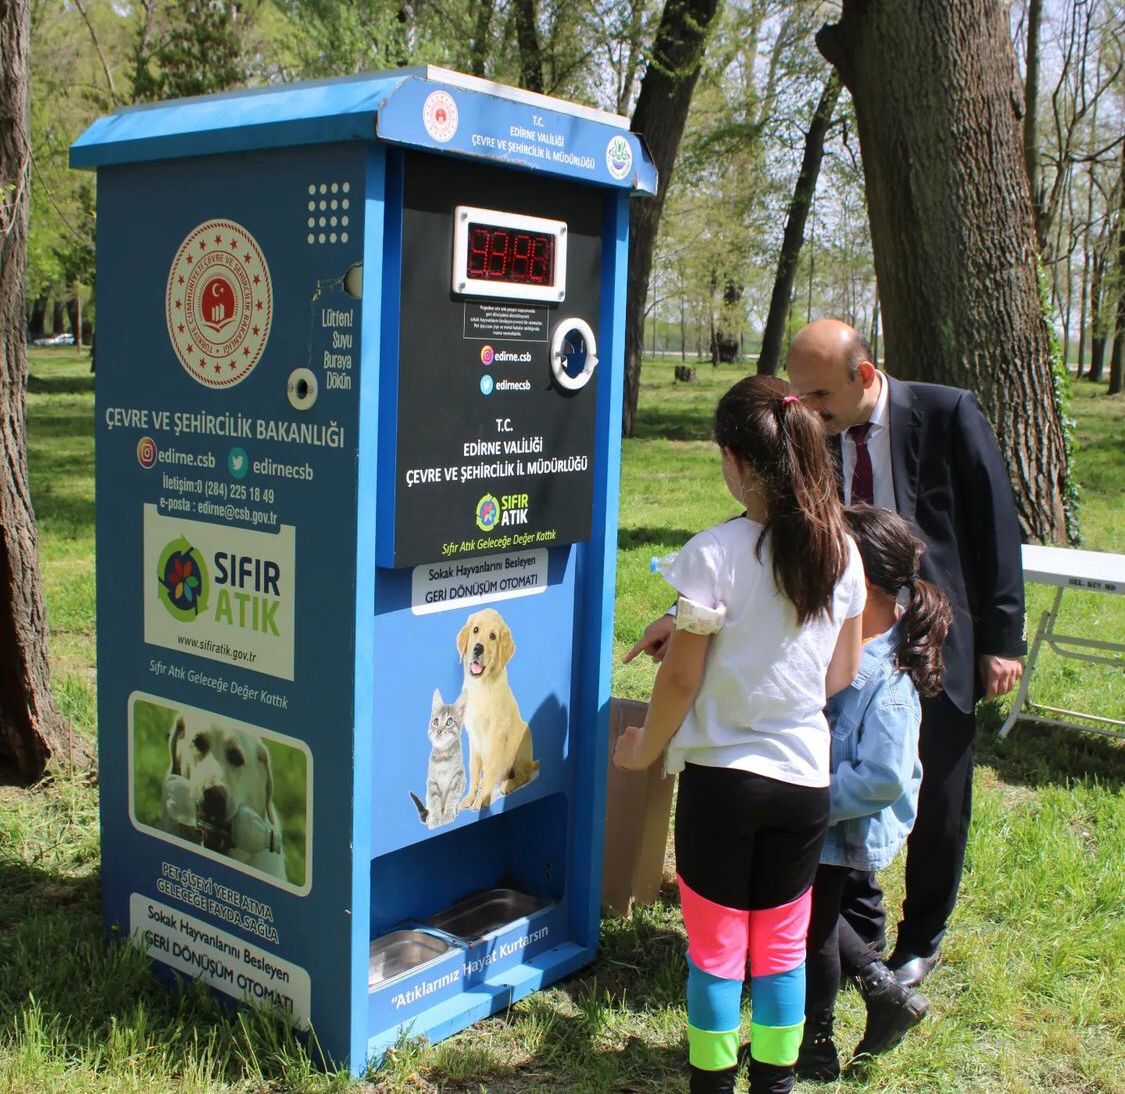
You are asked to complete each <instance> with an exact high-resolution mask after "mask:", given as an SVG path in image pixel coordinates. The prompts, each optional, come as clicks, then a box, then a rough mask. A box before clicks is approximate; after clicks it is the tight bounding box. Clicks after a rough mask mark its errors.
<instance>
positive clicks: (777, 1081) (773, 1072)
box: [750, 1057, 793, 1094]
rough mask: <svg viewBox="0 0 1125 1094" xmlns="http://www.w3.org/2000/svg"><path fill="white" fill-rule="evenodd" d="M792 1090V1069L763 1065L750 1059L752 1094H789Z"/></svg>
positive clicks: (759, 1061)
mask: <svg viewBox="0 0 1125 1094" xmlns="http://www.w3.org/2000/svg"><path fill="white" fill-rule="evenodd" d="M792 1089H793V1068H792V1067H778V1066H777V1065H775V1064H763V1063H762V1061H761V1060H755V1059H754V1058H753V1057H751V1058H750V1094H789V1092H790V1091H791V1090H792Z"/></svg>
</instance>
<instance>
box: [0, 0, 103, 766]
mask: <svg viewBox="0 0 1125 1094" xmlns="http://www.w3.org/2000/svg"><path fill="white" fill-rule="evenodd" d="M29 10H30V9H29V7H28V3H27V0H0V57H3V58H4V65H3V70H2V74H0V193H2V194H3V202H2V204H0V211H2V213H0V762H2V763H4V764H9V765H12V766H14V767H15V769H16V771H17V772H18V773H19V775H20V777H21V778H23V779H25V780H28V781H30V780H33V779H37V778H38V777H39V776H40V775H42V774H43V772H44V770H46V768H47V765H48V764H50V763H52V762H58V761H59V760H61V759H63V758H65V757H66V755H67V743H68V736H69V732H70V727H69V725H68V724H67V722H66V719H65V718H63V716H62V714H61V713H60V712H59V709H58V707H57V706H56V705H55V701H54V699H53V698H52V697H51V688H50V673H49V670H48V665H47V613H46V610H45V609H44V606H43V597H42V593H41V591H40V581H39V550H38V533H37V530H36V527H35V513H34V512H33V511H32V508H31V496H30V492H29V490H28V480H27V443H26V436H25V430H24V421H25V415H24V396H25V394H26V391H27V353H26V351H25V348H24V334H23V330H24V319H25V316H24V296H23V276H24V269H25V268H26V265H27V210H28V185H29V179H30V171H31V150H30V147H29V145H28V132H27V124H28V122H27V119H28V73H27V59H28V58H27V50H28V38H29V34H30V16H29ZM86 755H88V752H87V750H86V749H83V757H85V756H86Z"/></svg>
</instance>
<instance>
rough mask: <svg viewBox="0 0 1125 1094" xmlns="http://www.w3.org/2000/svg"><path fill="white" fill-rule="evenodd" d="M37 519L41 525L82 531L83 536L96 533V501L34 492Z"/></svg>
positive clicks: (47, 491) (48, 491)
mask: <svg viewBox="0 0 1125 1094" xmlns="http://www.w3.org/2000/svg"><path fill="white" fill-rule="evenodd" d="M32 501H33V503H34V505H35V517H36V520H38V521H39V523H40V524H41V525H48V524H58V525H62V526H63V527H65V528H71V529H82V531H81V532H80V533H79V534H81V535H89V536H92V535H93V532H94V499H93V498H86V497H74V496H70V495H60V494H55V493H52V492H51V491H50V490H46V491H44V490H34V491H32Z"/></svg>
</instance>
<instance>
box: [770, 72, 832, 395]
mask: <svg viewBox="0 0 1125 1094" xmlns="http://www.w3.org/2000/svg"><path fill="white" fill-rule="evenodd" d="M839 97H840V76H839V73H837V72H836V71H835V69H833V71H832V74H831V75H830V76H829V77H828V82H827V83H826V84H825V85H824V90H823V91H822V92H821V93H820V102H818V103H817V104H816V110H814V111H813V116H812V121H811V122H810V123H809V128H808V132H807V133H805V153H804V156H803V158H802V160H801V170H800V172H799V174H798V175H797V183H796V185H795V186H794V187H793V200H792V201H790V202H789V213H788V215H787V216H786V218H785V233H784V235H783V236H782V238H781V251H780V252H779V253H778V256H777V273H776V274H774V279H773V293H772V294H771V295H770V310H769V314H768V315H767V316H766V326H765V330H764V331H763V332H762V351H761V353H760V354H759V355H758V374H759V375H760V376H761V375H765V376H773V375H774V374H775V373H776V372H777V364H778V359H779V358H780V356H781V341H782V338H783V337H784V336H785V317H786V316H787V315H788V314H789V298H790V296H791V295H792V293H793V279H794V278H795V277H796V276H797V259H798V258H800V256H801V245H802V244H803V243H804V242H805V223H806V221H807V220H808V218H809V209H810V208H811V207H812V197H813V194H814V193H815V192H816V180H817V178H818V177H819V176H820V164H821V161H822V160H823V159H824V137H825V134H826V133H827V132H828V127H829V125H831V124H832V112H833V111H834V110H835V109H836V100H837V99H839Z"/></svg>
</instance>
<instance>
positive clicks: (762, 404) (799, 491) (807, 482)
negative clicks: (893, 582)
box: [715, 376, 848, 623]
mask: <svg viewBox="0 0 1125 1094" xmlns="http://www.w3.org/2000/svg"><path fill="white" fill-rule="evenodd" d="M715 440H716V441H717V442H718V443H719V444H720V445H722V446H723V447H725V448H729V449H730V450H731V451H732V452H733V453H734V454H735V456H737V457H738V459H739V461H740V462H741V463H743V464H745V465H746V467H747V469H748V470H749V471H750V472H751V474H752V475H753V476H754V478H755V479H756V480H757V481H758V483H760V484H761V486H762V489H763V492H764V494H765V501H766V520H765V526H764V528H763V529H762V534H761V535H760V536H759V537H758V543H757V547H756V553H757V556H758V558H759V559H760V558H761V557H762V544H763V543H764V542H765V539H766V537H767V536H769V537H770V550H771V552H772V554H773V576H774V580H775V581H776V582H777V587H778V588H779V589H780V590H781V591H782V592H783V593H784V594H785V596H787V597H788V598H789V599H790V600H791V601H792V602H793V606H794V607H795V608H796V609H797V621H798V622H799V623H804V622H806V621H807V620H809V619H812V618H814V617H815V616H818V615H821V614H827V613H829V612H830V611H831V609H832V592H833V590H834V589H835V587H836V583H837V582H838V581H839V580H840V578H841V577H842V576H843V573H844V570H845V569H846V568H847V564H848V540H847V532H846V531H845V528H844V520H843V515H842V511H841V507H840V501H839V499H838V498H837V496H836V483H835V479H834V477H833V473H832V468H831V465H830V464H829V459H828V448H827V446H826V445H825V443H824V430H823V427H822V426H821V424H820V421H819V419H818V418H817V417H816V415H815V414H813V413H812V412H811V411H809V410H807V409H806V408H805V407H804V405H803V404H802V403H801V401H800V399H798V398H797V395H796V393H795V392H794V391H793V389H792V388H791V387H790V386H789V385H788V384H786V383H784V382H782V381H781V380H778V379H776V378H774V377H772V376H748V377H747V378H746V379H744V380H739V382H738V383H737V384H735V385H734V387H732V388H731V389H730V391H728V392H727V393H726V394H725V395H724V396H723V397H722V398H721V399H720V400H719V405H718V407H717V408H716V410H715Z"/></svg>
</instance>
